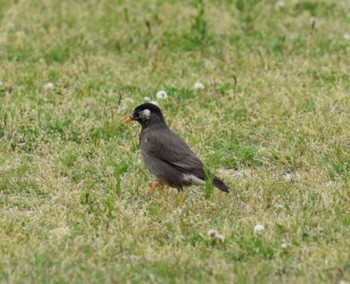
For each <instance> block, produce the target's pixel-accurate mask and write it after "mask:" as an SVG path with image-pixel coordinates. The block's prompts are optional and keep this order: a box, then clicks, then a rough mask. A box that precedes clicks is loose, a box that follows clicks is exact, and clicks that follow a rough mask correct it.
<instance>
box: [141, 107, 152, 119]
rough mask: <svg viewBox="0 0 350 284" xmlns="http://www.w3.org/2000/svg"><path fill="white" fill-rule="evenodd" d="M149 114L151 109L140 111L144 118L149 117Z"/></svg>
mask: <svg viewBox="0 0 350 284" xmlns="http://www.w3.org/2000/svg"><path fill="white" fill-rule="evenodd" d="M150 116H151V111H150V110H149V109H145V110H143V111H142V112H141V117H142V118H144V119H149V118H150Z"/></svg>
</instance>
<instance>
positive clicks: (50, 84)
mask: <svg viewBox="0 0 350 284" xmlns="http://www.w3.org/2000/svg"><path fill="white" fill-rule="evenodd" d="M43 87H44V89H45V90H52V89H54V88H55V85H54V84H53V83H51V82H48V83H46V84H45V85H44V86H43Z"/></svg>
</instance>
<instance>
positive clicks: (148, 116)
mask: <svg viewBox="0 0 350 284" xmlns="http://www.w3.org/2000/svg"><path fill="white" fill-rule="evenodd" d="M132 120H136V121H138V122H139V123H140V124H141V125H142V127H148V126H155V125H166V123H165V120H164V116H163V114H162V111H161V110H160V108H159V107H158V106H156V105H155V104H151V103H144V104H142V105H139V106H138V107H136V108H135V109H134V112H133V114H132V116H130V117H128V118H126V119H125V120H124V121H123V123H128V122H131V121H132Z"/></svg>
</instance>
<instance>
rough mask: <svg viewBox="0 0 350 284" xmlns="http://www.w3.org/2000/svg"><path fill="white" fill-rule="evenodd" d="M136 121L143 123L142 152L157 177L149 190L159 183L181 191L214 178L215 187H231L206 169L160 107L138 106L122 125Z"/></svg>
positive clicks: (228, 190) (225, 190) (227, 189)
mask: <svg viewBox="0 0 350 284" xmlns="http://www.w3.org/2000/svg"><path fill="white" fill-rule="evenodd" d="M133 120H136V121H137V122H139V123H140V124H141V127H142V128H141V133H140V144H141V153H142V155H143V158H144V161H145V164H146V166H147V167H148V169H149V170H150V171H151V172H152V174H153V175H154V176H155V177H156V178H157V182H154V183H152V186H151V188H150V189H149V190H148V193H151V192H153V191H154V190H155V189H156V188H157V187H158V186H159V185H162V186H164V185H168V186H171V187H176V188H177V190H178V191H179V192H181V191H182V190H183V187H184V186H186V185H204V184H205V183H206V181H207V180H208V179H210V178H212V181H213V184H214V186H215V187H217V188H218V189H220V190H221V191H224V192H230V191H231V189H230V188H229V187H228V186H227V185H226V184H225V183H224V182H223V181H222V180H221V179H220V178H218V177H216V176H213V177H212V176H211V175H210V174H208V173H207V172H206V171H205V170H204V165H203V163H202V161H201V160H200V159H199V158H198V157H197V156H196V155H195V154H194V153H193V151H192V150H191V149H190V147H189V146H188V145H187V144H186V143H185V141H184V140H182V139H181V138H180V136H178V135H177V134H176V133H174V132H173V131H171V130H170V129H169V127H168V125H167V124H166V122H165V119H164V116H163V114H162V112H161V110H160V108H159V107H158V106H156V105H154V104H152V103H145V104H142V105H139V106H138V107H136V108H135V110H134V112H133V114H132V116H129V117H127V118H126V119H125V120H124V121H123V124H125V123H129V122H131V121H133Z"/></svg>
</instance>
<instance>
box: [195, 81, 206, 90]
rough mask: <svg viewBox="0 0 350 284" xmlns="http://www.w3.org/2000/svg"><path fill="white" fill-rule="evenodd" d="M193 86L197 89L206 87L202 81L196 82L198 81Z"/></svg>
mask: <svg viewBox="0 0 350 284" xmlns="http://www.w3.org/2000/svg"><path fill="white" fill-rule="evenodd" d="M193 88H194V89H195V90H203V89H204V85H203V83H202V82H196V83H195V84H194V86H193Z"/></svg>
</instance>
